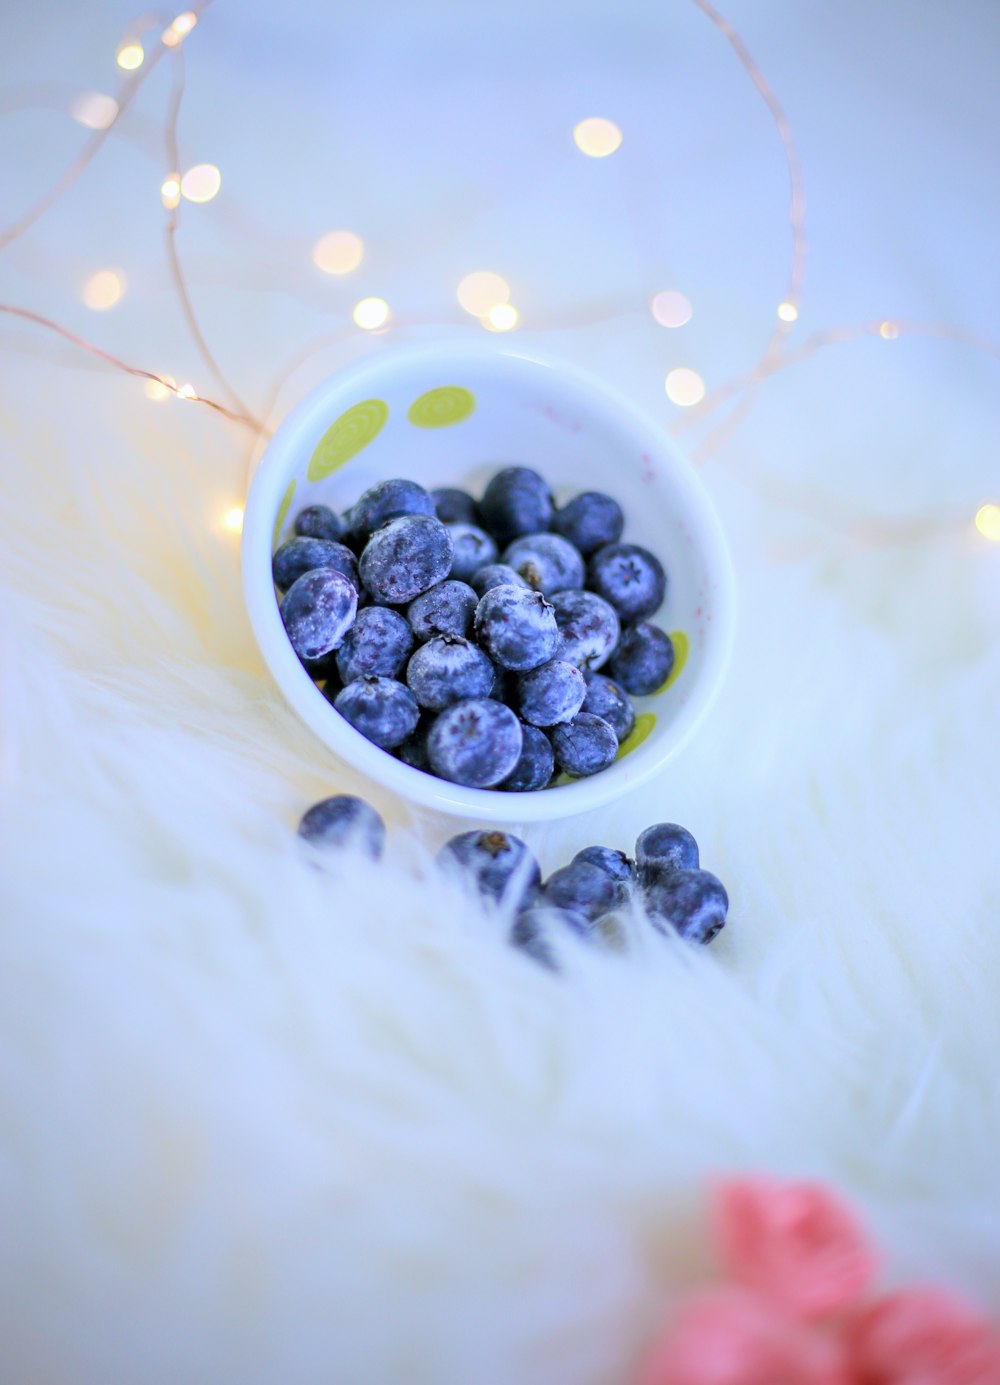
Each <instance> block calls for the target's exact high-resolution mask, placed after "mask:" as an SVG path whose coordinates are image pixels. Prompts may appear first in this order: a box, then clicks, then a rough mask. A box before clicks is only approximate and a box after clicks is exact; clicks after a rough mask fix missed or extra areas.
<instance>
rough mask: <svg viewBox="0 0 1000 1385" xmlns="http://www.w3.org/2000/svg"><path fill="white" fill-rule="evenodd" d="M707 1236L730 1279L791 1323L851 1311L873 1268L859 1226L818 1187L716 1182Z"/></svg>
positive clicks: (767, 1181) (874, 1260)
mask: <svg viewBox="0 0 1000 1385" xmlns="http://www.w3.org/2000/svg"><path fill="white" fill-rule="evenodd" d="M713 1233H714V1237H715V1242H716V1244H717V1246H718V1248H719V1252H720V1254H721V1256H722V1260H723V1263H724V1265H725V1267H726V1270H727V1271H728V1273H729V1274H731V1275H732V1277H733V1278H734V1279H735V1280H736V1281H737V1282H738V1283H740V1284H743V1285H745V1286H746V1287H747V1288H750V1289H755V1290H756V1291H757V1292H758V1293H760V1294H762V1295H764V1296H765V1297H766V1298H769V1299H771V1300H772V1302H774V1303H775V1304H777V1305H779V1306H780V1307H782V1308H784V1309H785V1310H786V1311H787V1312H788V1313H792V1314H794V1315H795V1316H796V1317H801V1318H821V1317H824V1316H826V1315H828V1314H831V1313H837V1312H839V1311H840V1310H842V1309H844V1308H848V1307H850V1306H851V1305H852V1304H853V1303H855V1302H856V1301H857V1300H858V1298H859V1297H860V1296H861V1294H863V1293H864V1291H865V1289H866V1288H867V1287H868V1285H869V1284H870V1283H871V1280H872V1277H873V1276H874V1273H875V1269H876V1266H877V1257H876V1254H875V1251H874V1248H873V1247H872V1246H871V1244H870V1243H869V1241H868V1238H867V1236H866V1235H865V1232H864V1228H863V1227H862V1226H861V1224H860V1222H859V1221H858V1220H857V1218H856V1217H855V1216H854V1214H853V1213H852V1212H851V1211H850V1209H849V1208H847V1207H845V1205H844V1204H843V1203H842V1202H840V1201H839V1199H838V1198H836V1197H835V1196H834V1195H833V1194H832V1193H830V1192H828V1191H827V1189H826V1188H824V1187H823V1186H822V1185H821V1184H818V1183H781V1182H778V1181H777V1180H774V1179H769V1178H742V1179H729V1180H726V1181H724V1182H721V1183H718V1184H717V1185H716V1187H715V1193H714V1208H713Z"/></svg>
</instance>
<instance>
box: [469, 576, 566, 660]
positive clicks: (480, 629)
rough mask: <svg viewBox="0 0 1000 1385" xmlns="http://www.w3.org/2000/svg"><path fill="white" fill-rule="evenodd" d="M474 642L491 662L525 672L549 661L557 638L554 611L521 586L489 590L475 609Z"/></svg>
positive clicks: (539, 594)
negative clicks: (481, 647)
mask: <svg viewBox="0 0 1000 1385" xmlns="http://www.w3.org/2000/svg"><path fill="white" fill-rule="evenodd" d="M475 632H476V639H477V640H478V641H479V643H480V644H481V645H482V646H483V648H484V649H485V650H486V652H487V654H489V656H490V658H491V659H492V660H493V661H494V663H497V664H499V665H500V666H501V667H502V668H509V669H512V670H513V671H514V672H515V673H527V672H528V670H529V669H533V668H537V667H538V666H539V664H544V663H545V661H546V660H547V659H551V657H552V655H553V652H554V651H555V647H556V643H557V641H558V638H559V627H558V626H557V625H556V615H555V611H554V610H553V609H552V607H551V606H550V604H549V603H548V602H547V601H546V600H545V597H544V596H542V594H541V592H533V591H529V590H526V589H525V588H523V587H512V586H502V587H491V588H490V590H489V591H488V592H487V593H486V595H485V596H484V597H483V598H482V600H481V601H480V603H479V605H478V606H477V607H476V617H475Z"/></svg>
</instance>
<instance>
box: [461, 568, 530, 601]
mask: <svg viewBox="0 0 1000 1385" xmlns="http://www.w3.org/2000/svg"><path fill="white" fill-rule="evenodd" d="M469 585H470V586H471V587H472V590H473V591H474V592H475V593H476V595H477V596H478V597H483V596H485V595H486V593H487V592H488V591H491V590H492V588H493V587H511V586H513V587H523V588H524V589H525V590H527V588H528V584H527V582H526V581H525V580H524V578H523V577H522V576H521V574H520V573H519V572H515V571H514V569H513V568H512V567H508V566H507V564H506V563H487V564H486V566H485V567H481V568H480V569H479V571H478V572H475V573H473V575H472V577H471V579H470V582H469Z"/></svg>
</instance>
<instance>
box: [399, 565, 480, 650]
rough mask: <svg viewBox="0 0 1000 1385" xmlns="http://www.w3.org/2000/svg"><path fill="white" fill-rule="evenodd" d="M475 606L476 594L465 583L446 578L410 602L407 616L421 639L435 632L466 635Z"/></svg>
mask: <svg viewBox="0 0 1000 1385" xmlns="http://www.w3.org/2000/svg"><path fill="white" fill-rule="evenodd" d="M478 605H479V597H478V596H477V595H476V593H475V592H474V591H473V590H472V588H471V587H470V586H469V585H468V584H467V583H466V582H454V581H452V580H451V579H450V578H449V579H448V580H447V581H445V582H438V583H437V585H436V586H434V587H431V588H430V590H429V591H425V592H423V593H422V594H421V595H420V596H418V597H417V598H416V599H415V600H414V601H411V602H410V604H409V606H408V607H407V611H406V618H407V620H408V621H409V622H410V629H411V630H412V631H413V633H414V635H416V637H417V639H418V640H421V641H423V640H430V639H433V638H434V636H435V635H469V634H470V633H471V631H472V618H473V616H474V615H475V614H476V607H477V606H478Z"/></svg>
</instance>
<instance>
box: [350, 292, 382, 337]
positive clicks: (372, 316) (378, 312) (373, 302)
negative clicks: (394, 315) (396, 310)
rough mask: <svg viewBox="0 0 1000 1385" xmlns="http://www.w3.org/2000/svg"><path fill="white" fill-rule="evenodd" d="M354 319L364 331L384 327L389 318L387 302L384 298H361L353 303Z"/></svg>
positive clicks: (372, 330)
mask: <svg viewBox="0 0 1000 1385" xmlns="http://www.w3.org/2000/svg"><path fill="white" fill-rule="evenodd" d="M353 317H354V321H355V322H356V323H357V324H358V326H359V327H363V328H364V329H365V331H366V332H374V331H375V330H376V328H378V327H384V326H385V324H386V322H388V320H389V304H388V303H387V302H386V301H385V299H384V298H362V300H361V302H360V303H356V304H355V305H354V313H353Z"/></svg>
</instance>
